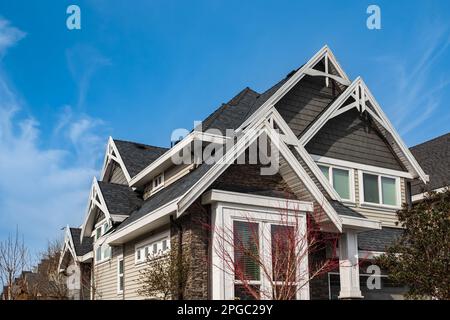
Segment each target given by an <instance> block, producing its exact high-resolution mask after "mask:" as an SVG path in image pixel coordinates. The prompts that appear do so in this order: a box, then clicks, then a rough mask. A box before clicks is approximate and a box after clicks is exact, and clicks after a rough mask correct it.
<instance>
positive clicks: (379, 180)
mask: <svg viewBox="0 0 450 320" xmlns="http://www.w3.org/2000/svg"><path fill="white" fill-rule="evenodd" d="M382 197H383V191H382V190H381V176H380V175H378V198H379V204H383V198H382Z"/></svg>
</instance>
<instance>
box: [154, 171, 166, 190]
mask: <svg viewBox="0 0 450 320" xmlns="http://www.w3.org/2000/svg"><path fill="white" fill-rule="evenodd" d="M163 186H164V173H161V174H160V175H159V176H157V177H156V178H154V179H153V185H152V190H153V191H155V190H158V189H159V188H162V187H163Z"/></svg>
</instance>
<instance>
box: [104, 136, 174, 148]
mask: <svg viewBox="0 0 450 320" xmlns="http://www.w3.org/2000/svg"><path fill="white" fill-rule="evenodd" d="M112 139H113V140H114V142H116V141H118V142H125V143H131V144H135V145H142V146H146V147H150V148H158V149H167V150H168V149H170V148H168V147H160V146H154V145H151V144H147V143H142V142H135V141H130V140H122V139H116V138H112Z"/></svg>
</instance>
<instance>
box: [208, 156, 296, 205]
mask: <svg viewBox="0 0 450 320" xmlns="http://www.w3.org/2000/svg"><path fill="white" fill-rule="evenodd" d="M262 167H264V166H263V165H261V164H232V165H230V166H229V167H228V168H227V170H225V172H224V173H222V174H221V175H220V176H219V177H218V178H217V180H216V181H214V183H213V184H212V185H211V187H210V188H211V189H219V190H225V191H234V192H240V193H248V194H254V195H260V196H270V197H278V198H286V199H294V198H296V196H295V193H294V192H293V191H292V190H291V188H290V187H289V186H288V184H287V183H286V181H284V179H283V177H282V176H281V175H280V173H277V174H274V175H261V168H262Z"/></svg>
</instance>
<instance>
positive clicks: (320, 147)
mask: <svg viewBox="0 0 450 320" xmlns="http://www.w3.org/2000/svg"><path fill="white" fill-rule="evenodd" d="M306 150H307V151H308V152H309V153H310V154H316V155H320V156H325V157H329V158H335V159H340V160H347V161H352V162H358V163H362V164H367V165H372V166H377V167H382V168H388V169H393V170H399V171H404V170H405V169H404V168H403V166H402V165H401V163H400V161H399V160H398V159H397V157H396V156H395V154H394V152H393V151H392V149H391V148H390V146H389V144H388V142H387V141H386V140H385V139H384V138H383V137H382V136H381V134H380V133H378V131H377V130H376V129H375V128H373V127H372V126H371V125H370V124H369V123H368V122H366V121H364V120H362V119H361V118H360V115H359V113H358V111H357V110H350V111H348V112H345V113H343V114H341V115H339V116H337V117H335V118H333V119H331V120H330V121H328V122H327V123H326V124H325V125H324V126H323V128H322V129H321V130H320V131H319V132H318V133H317V134H316V135H315V136H314V137H313V138H312V139H311V141H310V142H308V144H307V145H306Z"/></svg>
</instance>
